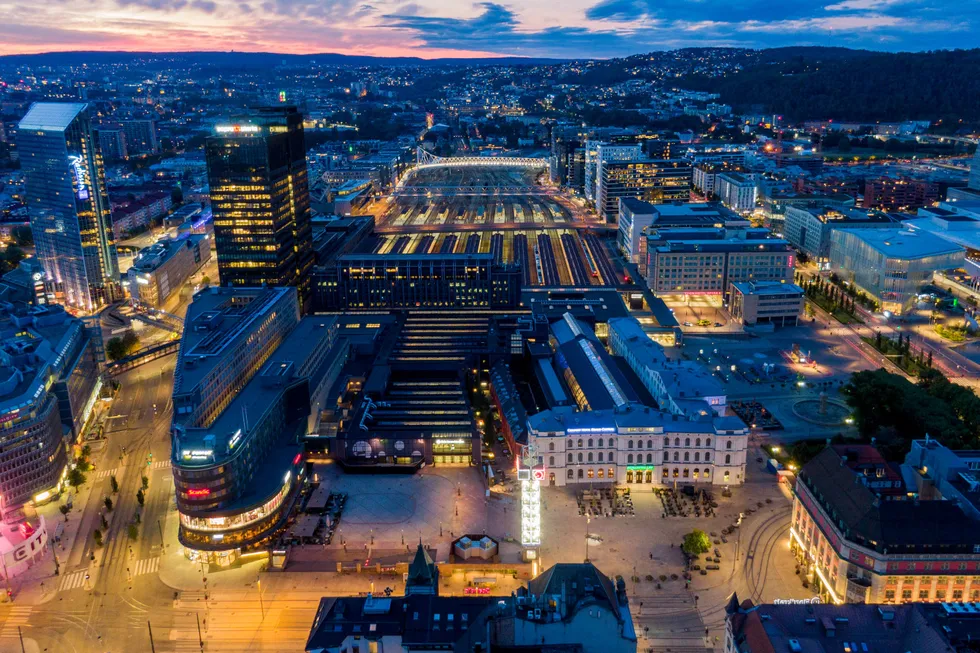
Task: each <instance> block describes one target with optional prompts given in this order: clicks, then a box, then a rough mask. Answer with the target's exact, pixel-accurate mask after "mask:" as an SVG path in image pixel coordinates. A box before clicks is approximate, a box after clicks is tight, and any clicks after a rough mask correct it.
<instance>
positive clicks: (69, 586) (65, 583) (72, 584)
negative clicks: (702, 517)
mask: <svg viewBox="0 0 980 653" xmlns="http://www.w3.org/2000/svg"><path fill="white" fill-rule="evenodd" d="M86 574H88V569H82V570H81V571H73V572H72V573H70V574H65V575H64V576H62V577H61V582H60V583H58V591H59V592H67V591H68V590H73V589H78V588H79V587H82V586H83V585H85V575H86Z"/></svg>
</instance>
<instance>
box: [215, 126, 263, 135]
mask: <svg viewBox="0 0 980 653" xmlns="http://www.w3.org/2000/svg"><path fill="white" fill-rule="evenodd" d="M214 131H216V132H217V133H219V134H255V133H258V131H259V126H258V125H217V126H216V127H215V128H214Z"/></svg>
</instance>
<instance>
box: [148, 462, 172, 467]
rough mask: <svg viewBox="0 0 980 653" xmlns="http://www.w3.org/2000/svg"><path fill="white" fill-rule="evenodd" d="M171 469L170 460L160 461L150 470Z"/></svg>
mask: <svg viewBox="0 0 980 653" xmlns="http://www.w3.org/2000/svg"><path fill="white" fill-rule="evenodd" d="M167 467H170V461H169V460H158V461H156V462H155V463H153V464H152V465H151V466H150V469H166V468H167Z"/></svg>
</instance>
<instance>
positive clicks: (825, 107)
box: [679, 48, 980, 122]
mask: <svg viewBox="0 0 980 653" xmlns="http://www.w3.org/2000/svg"><path fill="white" fill-rule="evenodd" d="M679 85H681V86H683V87H685V88H690V89H697V90H709V91H714V92H717V93H720V94H721V99H722V101H724V102H726V103H729V104H731V105H733V106H734V107H736V108H738V109H743V110H744V109H747V108H751V107H758V108H760V109H763V110H764V111H766V112H770V113H775V114H780V115H784V116H786V117H787V118H789V119H791V120H807V119H834V120H860V121H874V120H889V121H895V120H933V121H935V120H940V119H942V120H946V121H952V122H956V121H958V120H961V119H962V120H963V121H967V122H977V121H980V49H972V50H938V51H933V52H915V53H910V52H901V53H886V52H871V51H868V50H847V49H843V48H780V49H776V50H759V51H756V52H754V53H753V54H752V56H750V57H748V60H747V61H746V63H745V64H744V66H743V68H742V70H740V71H738V72H734V73H730V74H726V75H724V76H717V77H707V76H703V75H690V76H687V77H684V78H682V79H681V80H680V84H679ZM760 105H761V106H760Z"/></svg>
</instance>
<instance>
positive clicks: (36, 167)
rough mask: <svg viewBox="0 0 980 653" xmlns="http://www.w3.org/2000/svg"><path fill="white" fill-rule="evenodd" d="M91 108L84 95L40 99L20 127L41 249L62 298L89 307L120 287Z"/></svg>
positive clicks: (19, 140)
mask: <svg viewBox="0 0 980 653" xmlns="http://www.w3.org/2000/svg"><path fill="white" fill-rule="evenodd" d="M91 113H92V109H91V108H90V106H89V105H88V104H85V103H70V102H37V103H35V104H33V105H32V106H31V108H30V110H29V111H28V112H27V115H26V116H24V118H23V120H21V121H20V124H19V126H18V130H17V146H18V149H19V150H20V160H21V165H22V166H23V168H24V170H25V172H26V173H27V175H26V176H27V206H28V211H29V212H30V217H31V231H33V232H34V243H35V246H36V248H37V257H38V258H39V259H40V261H41V265H42V266H43V267H44V272H45V274H46V275H47V279H48V282H49V284H50V285H51V287H53V288H54V290H55V291H56V292H58V293H59V294H61V295H62V296H63V301H64V303H65V304H67V305H69V306H74V307H77V308H80V309H82V310H86V311H92V310H95V309H96V308H98V307H99V306H100V305H102V304H105V303H107V302H110V301H112V300H113V299H114V298H115V297H116V295H117V294H118V287H119V286H118V282H119V265H118V262H117V261H116V244H115V241H114V239H113V234H112V219H111V217H110V215H109V197H108V195H107V194H106V186H105V169H104V167H103V165H102V154H101V148H100V146H99V139H98V137H97V136H96V134H95V132H94V131H93V129H92V117H91Z"/></svg>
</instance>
